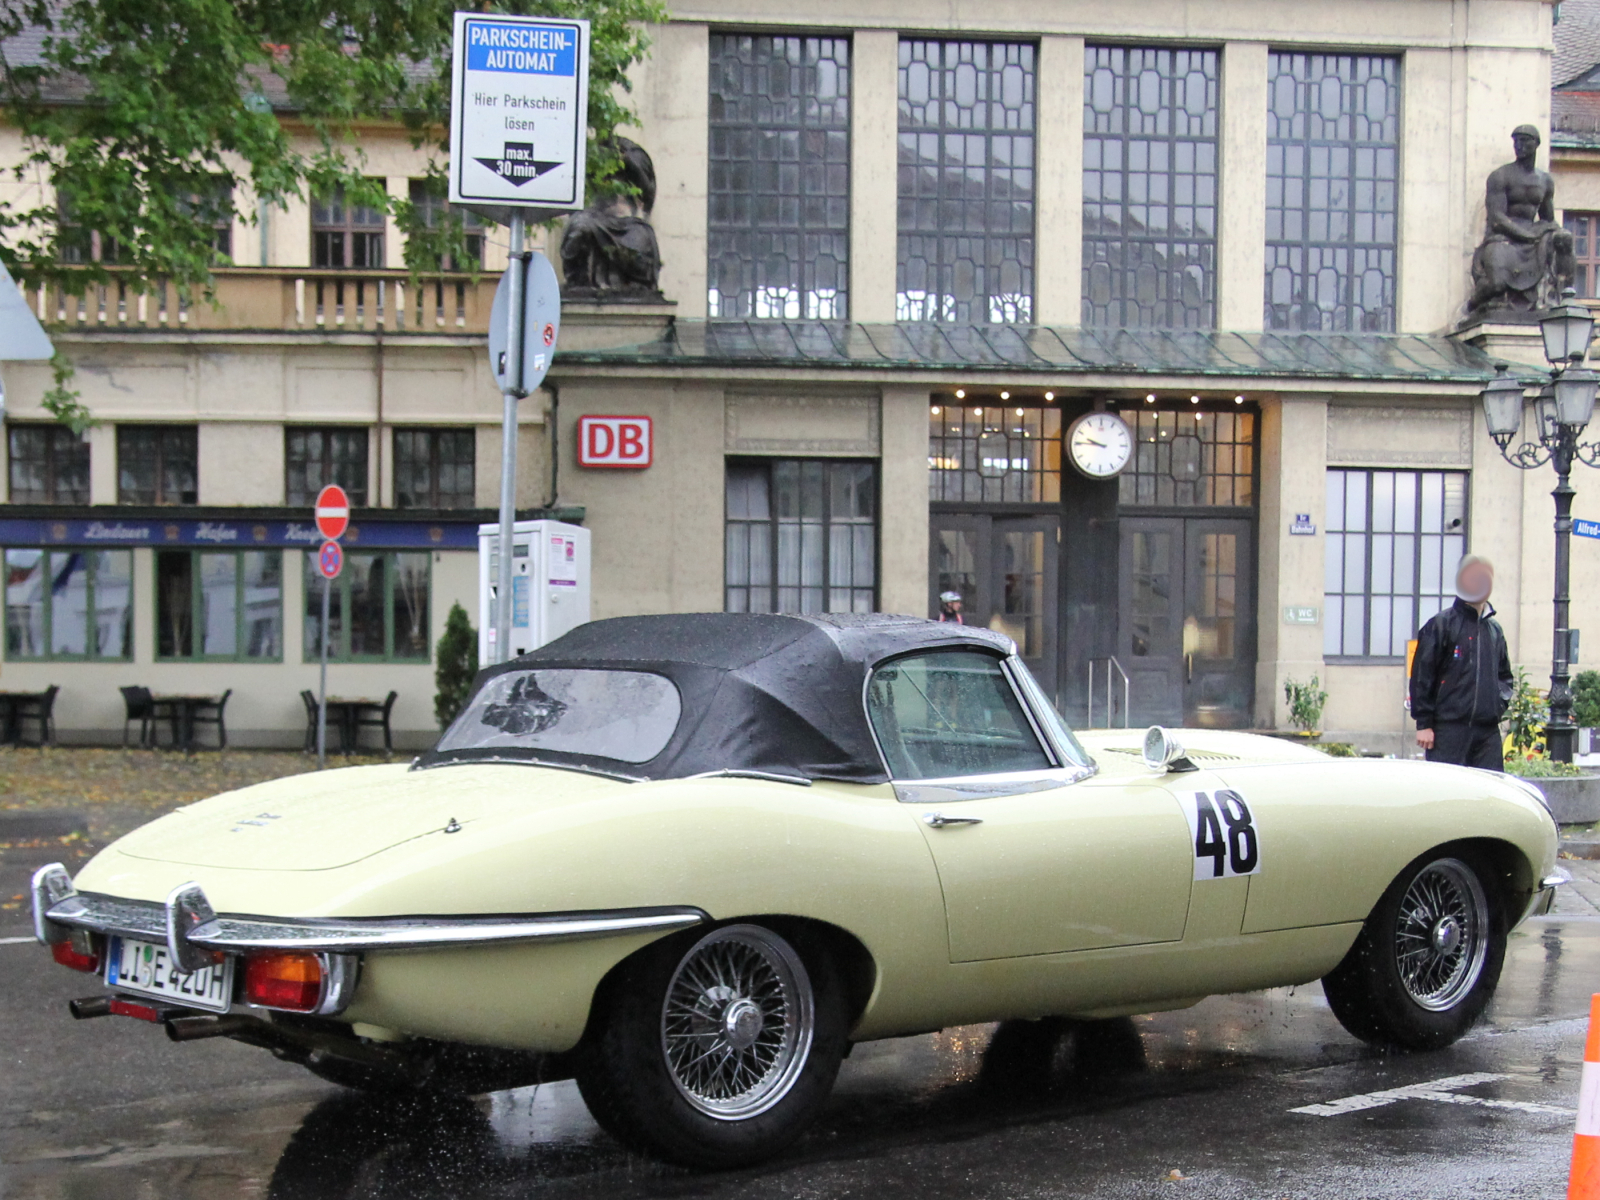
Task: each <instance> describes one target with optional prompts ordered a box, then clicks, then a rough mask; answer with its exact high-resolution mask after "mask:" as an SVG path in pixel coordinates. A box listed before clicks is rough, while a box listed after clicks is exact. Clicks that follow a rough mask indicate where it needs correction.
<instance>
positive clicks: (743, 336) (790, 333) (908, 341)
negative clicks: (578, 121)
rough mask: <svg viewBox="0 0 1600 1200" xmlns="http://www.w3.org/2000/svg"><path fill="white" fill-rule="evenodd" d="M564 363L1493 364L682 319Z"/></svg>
mask: <svg viewBox="0 0 1600 1200" xmlns="http://www.w3.org/2000/svg"><path fill="white" fill-rule="evenodd" d="M557 357H558V361H559V363H560V364H561V365H572V366H576V365H595V366H624V365H626V366H663V367H740V366H780V365H781V366H790V367H813V368H827V367H845V368H886V369H900V370H906V369H917V370H930V371H953V370H960V371H968V370H984V371H995V372H1007V373H1015V372H1017V371H1030V372H1031V371H1037V372H1040V373H1048V374H1052V375H1060V374H1063V373H1069V374H1107V373H1110V374H1128V375H1214V376H1272V377H1290V378H1298V379H1306V378H1320V379H1355V380H1389V381H1424V380H1429V381H1437V382H1460V383H1476V382H1478V381H1480V380H1484V379H1488V378H1490V377H1491V376H1493V374H1494V367H1493V364H1492V362H1491V360H1490V359H1489V357H1488V356H1487V355H1485V354H1484V353H1483V352H1482V351H1480V350H1477V349H1475V348H1474V347H1471V346H1467V345H1464V344H1462V343H1460V342H1457V341H1455V340H1453V339H1451V338H1448V337H1442V336H1424V335H1416V334H1381V333H1219V332H1214V331H1206V330H1160V329H1117V330H1090V329H1065V328H1054V327H1046V326H1029V325H935V324H931V323H911V322H906V323H901V324H896V325H858V324H851V323H847V322H838V321H682V320H675V321H674V322H673V323H672V325H671V326H670V328H669V329H668V332H667V336H666V337H664V338H663V339H661V340H660V341H655V342H647V343H645V344H643V345H638V346H626V347H617V348H614V349H604V350H583V351H571V350H563V351H560V352H559V354H558V356H557Z"/></svg>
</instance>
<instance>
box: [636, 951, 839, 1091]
mask: <svg viewBox="0 0 1600 1200" xmlns="http://www.w3.org/2000/svg"><path fill="white" fill-rule="evenodd" d="M814 1030H815V1014H814V1009H813V1005H812V999H811V980H810V977H809V976H808V975H807V974H806V969H805V966H804V964H803V963H801V961H800V959H799V956H798V955H796V954H795V952H794V951H793V949H791V948H790V946H789V944H788V943H787V942H785V941H784V940H783V939H782V938H780V937H778V936H777V935H776V934H774V933H772V932H771V931H770V930H766V929H763V928H761V927H760V926H757V925H730V926H728V927H727V928H724V929H718V930H716V931H715V932H713V933H710V934H707V935H706V936H705V937H704V938H702V939H701V940H700V941H699V942H697V943H696V944H695V945H694V947H693V948H692V949H690V951H689V952H688V953H687V954H685V955H684V956H683V961H682V962H680V963H679V964H678V969H677V971H676V972H674V974H673V976H672V981H671V983H670V984H668V986H667V998H666V1002H665V1004H664V1005H663V1006H662V1010H661V1048H662V1052H663V1053H664V1054H665V1056H666V1064H667V1072H668V1074H669V1075H671V1077H672V1082H673V1084H674V1085H675V1086H676V1087H677V1089H678V1091H679V1093H680V1094H682V1096H683V1097H684V1099H685V1100H687V1101H688V1102H689V1103H690V1104H691V1105H693V1106H694V1107H695V1108H696V1109H698V1110H699V1111H700V1112H702V1113H705V1114H706V1115H707V1116H710V1117H715V1118H716V1119H718V1120H723V1121H740V1120H745V1119H748V1118H750V1117H753V1116H757V1115H758V1114H760V1113H763V1112H766V1111H767V1110H768V1109H770V1108H771V1107H772V1106H773V1105H775V1104H777V1103H778V1102H779V1101H780V1100H782V1099H783V1098H784V1096H786V1095H788V1093H789V1090H790V1089H791V1088H792V1087H793V1086H794V1082H795V1080H796V1079H797V1078H798V1077H799V1075H800V1072H801V1070H802V1069H803V1068H804V1067H805V1064H806V1058H807V1056H808V1055H809V1053H810V1050H811V1039H812V1036H813V1033H814Z"/></svg>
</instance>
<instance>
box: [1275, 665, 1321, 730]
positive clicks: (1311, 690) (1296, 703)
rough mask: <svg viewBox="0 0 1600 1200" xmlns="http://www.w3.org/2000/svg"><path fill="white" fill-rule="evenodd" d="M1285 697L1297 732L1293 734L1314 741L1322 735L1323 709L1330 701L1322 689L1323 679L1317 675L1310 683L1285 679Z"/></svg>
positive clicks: (1291, 721)
mask: <svg viewBox="0 0 1600 1200" xmlns="http://www.w3.org/2000/svg"><path fill="white" fill-rule="evenodd" d="M1283 698H1284V699H1285V700H1287V701H1288V702H1289V721H1290V723H1291V724H1292V725H1294V727H1295V730H1296V732H1295V733H1294V734H1293V735H1291V736H1293V737H1297V738H1304V739H1305V740H1306V741H1308V742H1314V741H1316V740H1317V739H1318V738H1320V737H1321V736H1322V730H1321V725H1322V709H1323V706H1324V705H1326V704H1327V703H1328V693H1327V692H1325V691H1323V690H1322V681H1321V680H1320V679H1318V678H1317V677H1316V676H1315V675H1313V676H1312V677H1311V680H1310V682H1309V683H1301V682H1300V681H1299V680H1297V679H1286V680H1284V681H1283Z"/></svg>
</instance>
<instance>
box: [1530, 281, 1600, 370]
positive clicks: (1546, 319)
mask: <svg viewBox="0 0 1600 1200" xmlns="http://www.w3.org/2000/svg"><path fill="white" fill-rule="evenodd" d="M1539 332H1540V333H1541V334H1543V335H1544V356H1545V358H1546V360H1548V361H1549V362H1552V363H1554V364H1555V365H1556V366H1566V364H1567V363H1569V362H1574V363H1575V362H1582V361H1583V357H1584V355H1586V354H1588V353H1589V342H1590V340H1591V339H1592V338H1593V337H1594V314H1593V313H1592V312H1590V311H1589V309H1588V306H1587V305H1584V304H1580V303H1578V293H1577V292H1576V291H1574V290H1573V289H1572V288H1568V289H1567V290H1566V291H1565V292H1563V293H1562V295H1561V303H1560V304H1558V305H1557V306H1556V307H1555V308H1552V309H1551V310H1550V311H1549V312H1547V313H1546V314H1545V315H1544V316H1543V317H1541V318H1540V319H1539Z"/></svg>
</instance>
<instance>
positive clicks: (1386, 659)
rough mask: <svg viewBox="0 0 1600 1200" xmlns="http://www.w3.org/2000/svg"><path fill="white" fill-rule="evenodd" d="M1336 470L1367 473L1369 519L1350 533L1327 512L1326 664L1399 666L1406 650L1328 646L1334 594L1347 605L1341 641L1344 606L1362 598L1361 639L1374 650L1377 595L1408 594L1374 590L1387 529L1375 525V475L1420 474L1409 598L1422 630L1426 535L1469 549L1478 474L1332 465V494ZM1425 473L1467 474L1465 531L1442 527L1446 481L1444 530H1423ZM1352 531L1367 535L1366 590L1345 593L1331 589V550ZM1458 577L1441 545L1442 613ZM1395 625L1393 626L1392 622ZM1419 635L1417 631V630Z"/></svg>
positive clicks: (1453, 469)
mask: <svg viewBox="0 0 1600 1200" xmlns="http://www.w3.org/2000/svg"><path fill="white" fill-rule="evenodd" d="M1334 472H1339V473H1341V474H1345V475H1364V476H1365V477H1366V480H1367V482H1366V485H1365V486H1366V500H1365V508H1364V513H1365V515H1364V518H1363V521H1364V524H1363V528H1362V529H1359V530H1348V531H1347V530H1345V529H1344V528H1342V525H1343V517H1342V516H1341V517H1340V518H1339V521H1340V525H1341V528H1340V529H1338V530H1334V529H1333V527H1332V526H1333V522H1332V521H1331V520H1330V519H1329V517H1330V514H1327V513H1324V515H1323V531H1322V537H1323V548H1322V554H1323V593H1322V636H1323V651H1322V657H1323V661H1324V662H1326V663H1330V664H1344V665H1351V666H1356V665H1374V666H1375V665H1385V666H1387V665H1394V664H1403V663H1404V662H1405V661H1406V655H1405V654H1404V652H1402V653H1400V654H1371V653H1361V654H1347V653H1338V654H1335V653H1331V652H1329V650H1328V649H1327V645H1328V634H1329V630H1330V629H1331V628H1332V626H1331V625H1330V618H1329V615H1328V597H1329V596H1338V597H1339V598H1340V601H1341V604H1340V609H1341V612H1340V621H1341V631H1340V641H1341V643H1342V642H1343V630H1342V622H1343V618H1344V614H1343V608H1344V606H1345V604H1347V603H1348V602H1349V601H1350V600H1352V599H1356V598H1359V600H1360V602H1361V605H1362V614H1361V631H1362V632H1361V643H1362V647H1363V650H1370V648H1371V646H1372V602H1373V600H1374V598H1376V597H1379V596H1382V597H1386V598H1389V599H1390V600H1392V599H1393V598H1395V597H1397V596H1400V595H1402V594H1403V593H1400V592H1397V591H1394V590H1393V588H1392V587H1391V589H1390V590H1389V591H1387V592H1383V593H1375V592H1373V590H1372V573H1373V557H1372V556H1373V545H1374V540H1375V538H1376V537H1377V536H1380V535H1382V534H1383V533H1384V531H1382V530H1377V529H1374V528H1373V494H1374V490H1375V489H1374V488H1373V486H1372V479H1373V477H1374V476H1377V475H1412V476H1415V477H1416V481H1417V487H1416V509H1415V511H1416V516H1417V523H1416V526H1415V528H1414V529H1413V530H1412V531H1411V532H1410V534H1409V536H1411V537H1413V538H1414V539H1415V542H1416V545H1415V547H1414V549H1413V553H1412V587H1411V591H1410V593H1409V599H1410V601H1411V604H1412V606H1413V607H1412V617H1413V621H1412V629H1413V631H1415V630H1420V629H1421V628H1422V625H1423V623H1424V621H1425V620H1426V619H1427V618H1422V617H1420V612H1421V607H1422V600H1423V597H1424V593H1423V591H1422V572H1421V565H1422V545H1423V539H1424V538H1425V537H1438V538H1439V539H1440V540H1441V543H1442V542H1443V541H1444V539H1446V538H1450V537H1459V538H1460V539H1461V545H1462V550H1463V553H1464V552H1465V551H1466V548H1467V547H1468V546H1470V545H1471V541H1470V538H1471V533H1470V529H1471V523H1472V472H1471V471H1470V470H1466V469H1462V468H1459V467H1408V466H1401V467H1349V466H1329V467H1327V468H1325V469H1324V484H1323V487H1324V492H1326V488H1327V480H1326V477H1327V476H1330V475H1332V474H1333V473H1334ZM1424 475H1440V476H1449V475H1459V476H1460V477H1461V481H1462V492H1461V496H1462V501H1461V514H1462V515H1461V528H1460V530H1459V531H1453V532H1447V531H1445V530H1444V529H1443V528H1442V526H1443V519H1444V511H1445V510H1444V507H1443V491H1442V487H1443V485H1442V484H1441V507H1440V513H1439V515H1440V524H1441V529H1440V531H1439V533H1437V534H1430V533H1425V532H1424V531H1423V529H1422V521H1423V514H1422V504H1423V499H1422V477H1423V476H1424ZM1347 533H1356V534H1358V535H1359V536H1361V537H1362V538H1363V539H1364V544H1363V557H1362V582H1361V591H1360V592H1345V591H1339V592H1329V591H1328V590H1327V563H1328V555H1329V554H1330V553H1331V548H1332V545H1333V543H1332V540H1331V539H1333V538H1334V537H1339V538H1343V537H1344V536H1346V534H1347ZM1389 533H1390V536H1394V534H1395V531H1393V530H1391V531H1389ZM1402 536H1405V535H1403V534H1402ZM1342 554H1343V547H1342V545H1341V556H1342ZM1343 561H1344V560H1343V557H1341V564H1342V563H1343ZM1453 578H1454V575H1453V564H1452V563H1451V562H1449V561H1448V560H1447V559H1446V558H1445V557H1444V552H1443V546H1442V545H1441V549H1440V581H1439V582H1440V587H1441V590H1442V592H1443V594H1444V603H1443V604H1441V605H1440V611H1442V610H1443V609H1444V608H1447V607H1448V606H1449V603H1450V599H1449V597H1450V596H1451V594H1452V593H1453V590H1454V585H1453ZM1391 619H1392V618H1391ZM1391 629H1392V626H1391ZM1413 636H1415V635H1414V634H1413ZM1408 640H1409V639H1408Z"/></svg>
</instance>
